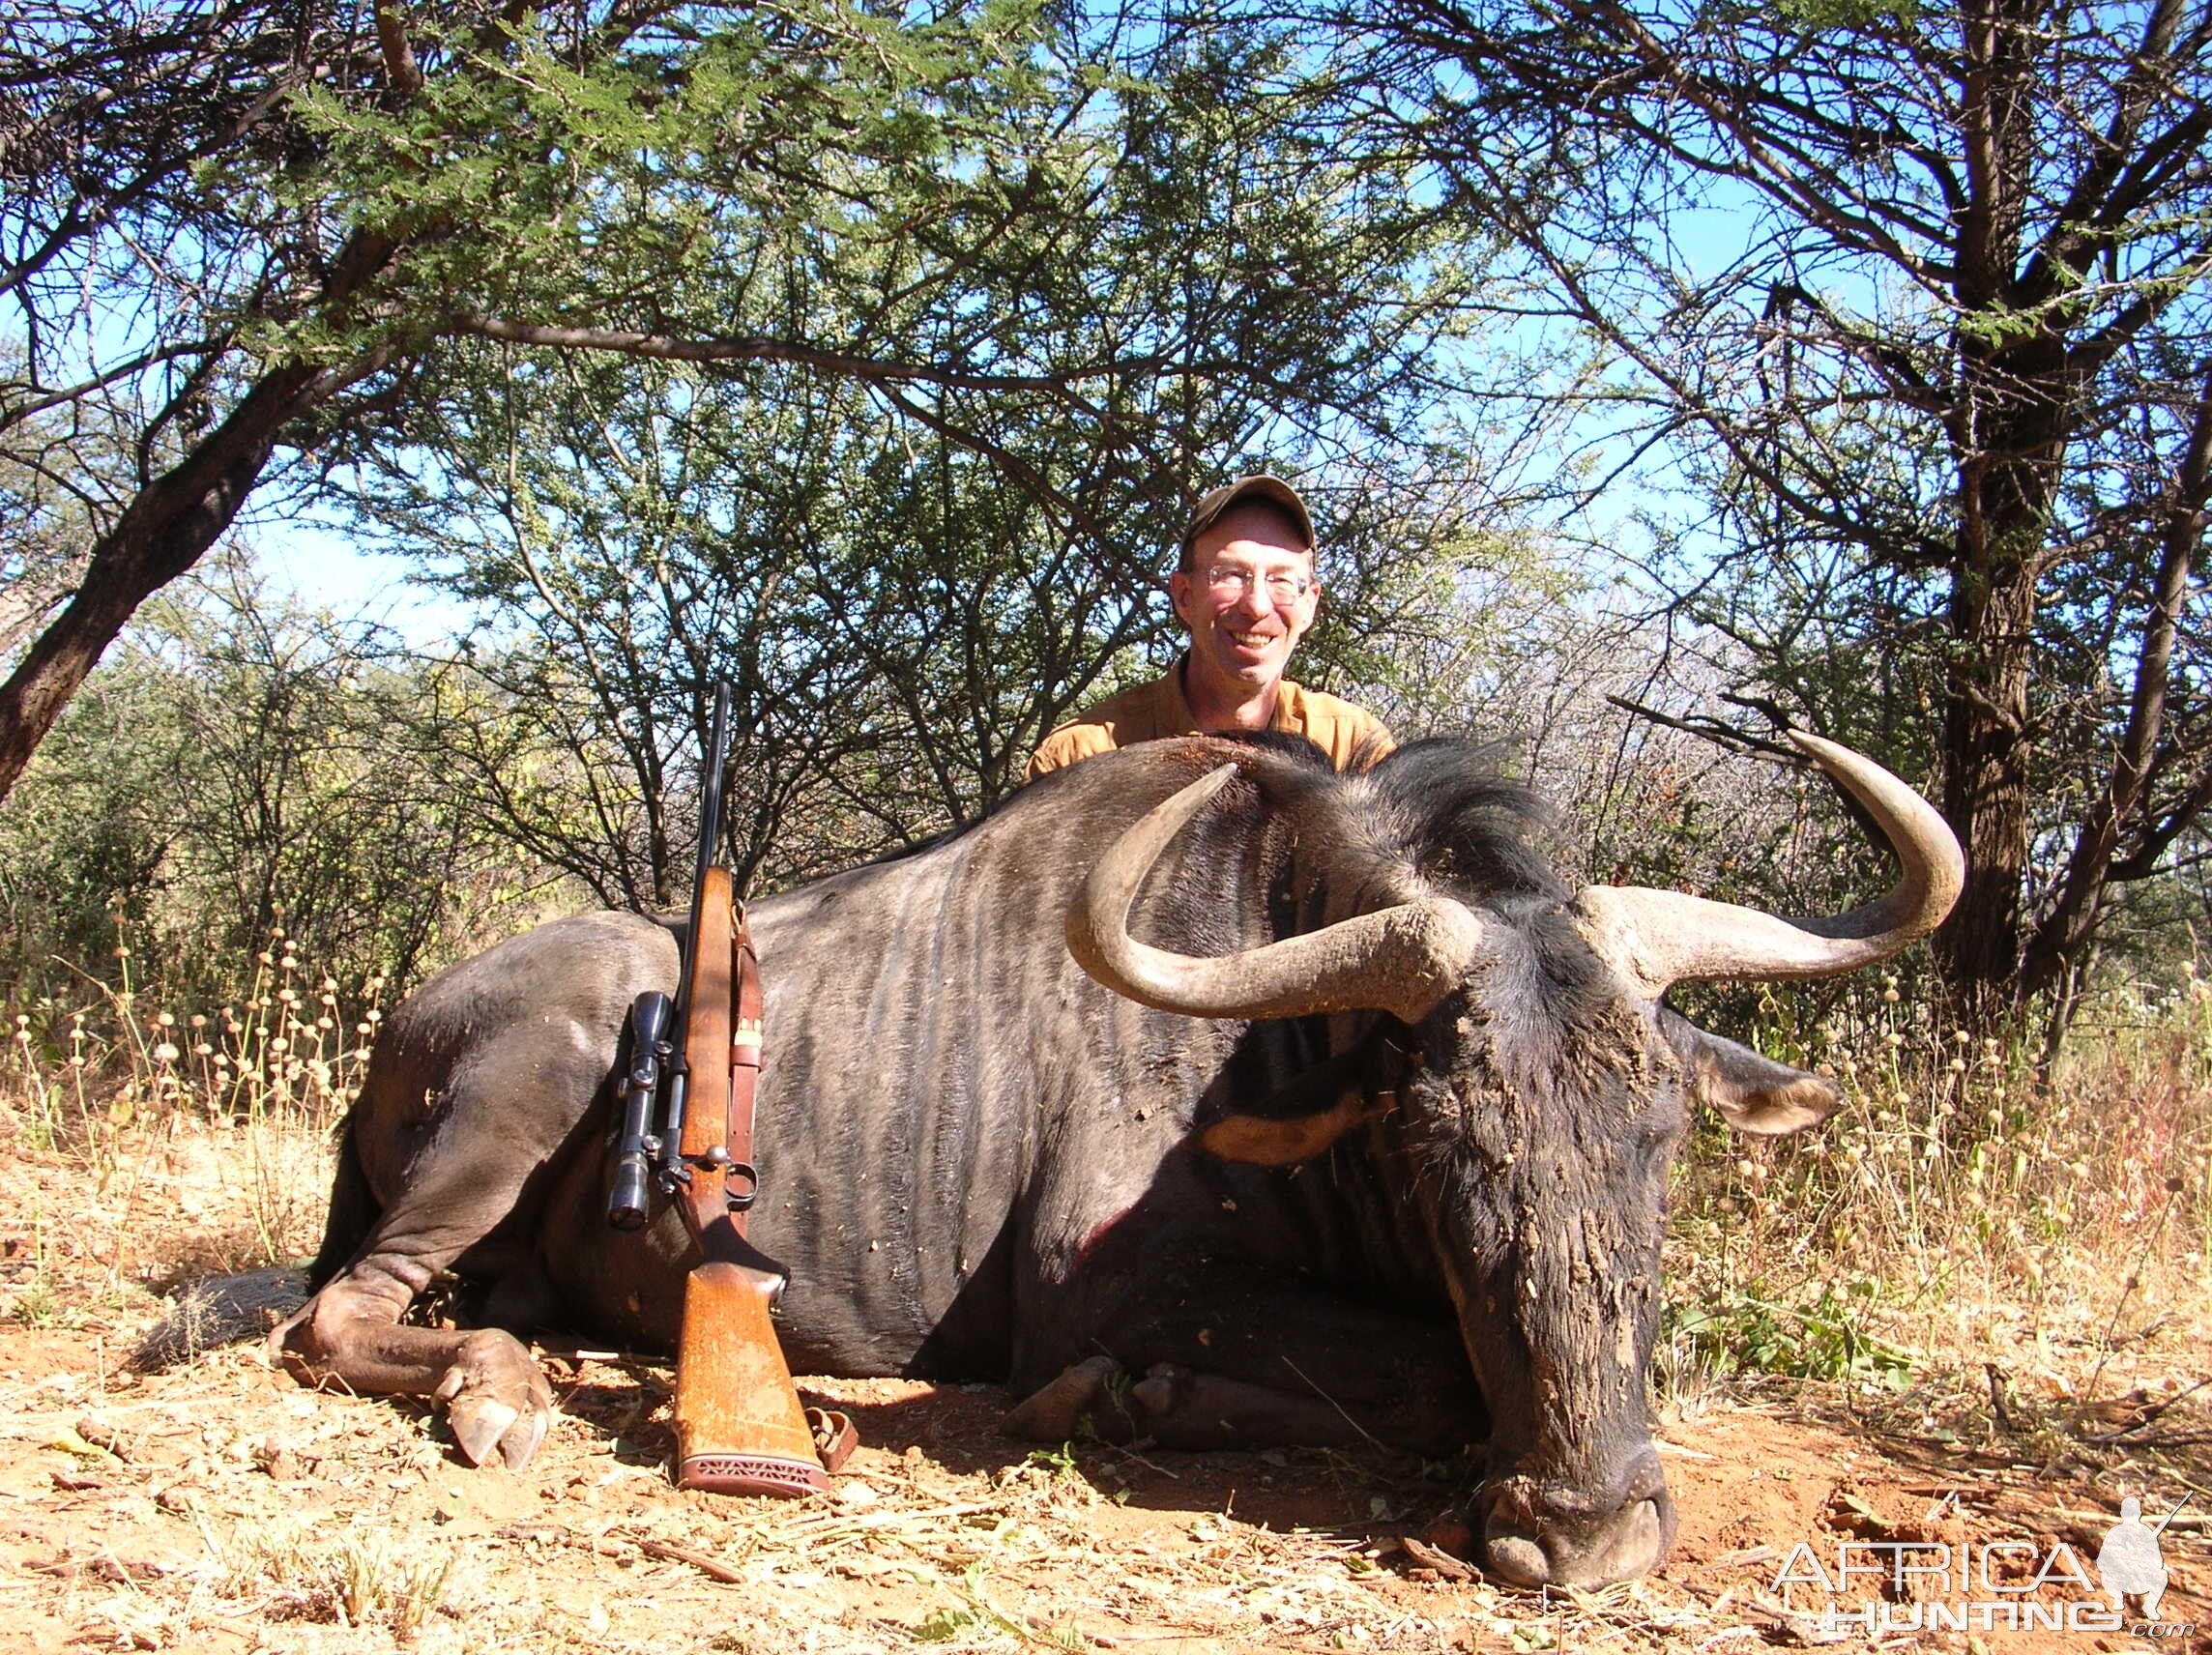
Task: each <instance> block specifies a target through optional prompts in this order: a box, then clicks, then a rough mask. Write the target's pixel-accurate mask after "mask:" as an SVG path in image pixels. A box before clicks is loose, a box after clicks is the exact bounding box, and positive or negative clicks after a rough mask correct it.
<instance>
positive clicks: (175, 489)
mask: <svg viewBox="0 0 2212 1655" xmlns="http://www.w3.org/2000/svg"><path fill="white" fill-rule="evenodd" d="M316 380H317V374H316V371H315V370H314V369H313V368H311V367H306V366H302V365H292V366H287V367H281V368H277V369H275V370H274V371H272V372H270V373H268V374H265V375H264V376H263V377H262V379H261V380H260V382H259V383H258V384H256V385H255V386H254V388H253V389H252V390H251V391H249V392H247V394H246V397H245V399H244V400H243V401H241V402H240V403H239V405H238V406H237V407H236V408H234V409H233V410H231V414H230V417H229V418H228V419H226V420H225V421H223V422H222V423H221V424H220V425H218V426H217V427H216V428H215V429H214V430H213V431H211V432H209V433H208V434H207V436H206V437H204V438H203V439H201V441H200V442H199V443H198V445H197V446H195V447H194V448H193V450H191V452H190V453H189V454H187V455H186V456H185V458H184V459H182V460H180V461H179V462H178V463H177V464H176V465H175V466H174V467H172V468H171V469H170V470H169V471H167V472H165V473H164V474H163V475H162V476H161V477H160V478H158V479H156V480H155V481H154V482H153V483H151V484H150V485H148V486H147V487H146V488H144V489H142V490H140V491H139V493H138V496H137V498H136V499H134V500H132V501H131V505H130V507H129V508H127V509H126V510H125V511H124V513H123V515H122V517H121V518H120V519H119V520H118V521H117V522H116V524H115V527H114V528H112V529H110V530H109V531H108V532H107V533H106V534H105V535H103V536H102V537H101V538H100V540H99V541H98V542H97V543H96V544H95V545H94V547H93V549H92V558H91V561H90V562H89V563H88V564H87V565H86V566H85V571H84V579H83V581H82V583H81V584H79V586H78V587H77V590H76V595H74V596H73V597H72V598H71V599H70V600H69V602H68V603H67V604H66V605H64V606H63V608H62V612H61V613H60V614H59V615H57V616H56V617H55V618H54V620H53V621H52V623H51V624H48V625H47V627H46V629H45V630H44V632H42V633H40V634H39V637H38V640H37V641H36V642H35V643H33V644H32V646H31V648H30V650H29V652H28V653H26V654H25V655H24V656H23V658H22V660H21V661H20V662H19V663H17V665H16V668H15V672H14V673H13V674H12V675H11V676H10V678H9V679H8V682H6V683H4V684H0V799H5V798H7V797H8V794H9V791H10V790H11V789H13V788H14V787H15V781H16V778H17V777H19V776H20V775H21V774H22V773H23V769H24V767H25V766H26V765H28V764H29V763H30V762H31V755H32V753H34V752H35V751H37V750H38V745H39V743H40V741H42V740H44V738H45V734H46V732H47V731H48V730H50V729H51V728H53V724H54V720H55V719H57V718H59V717H60V716H61V713H62V709H63V708H65V707H67V706H68V705H69V701H70V697H71V696H73V695H74V694H75V693H76V691H77V687H78V685H80V684H82V683H83V682H84V681H85V679H86V677H87V676H89V675H90V673H91V672H92V669H93V668H94V667H95V666H97V665H98V664H99V662H100V657H101V655H102V653H105V651H106V649H107V646H108V645H109V644H111V643H113V642H114V641H115V637H116V634H117V633H119V632H121V631H122V630H123V627H124V625H125V624H126V623H128V622H129V621H130V619H131V616H132V615H133V614H134V613H136V611H137V608H138V606H139V605H140V604H141V603H143V602H145V601H146V599H147V598H149V597H151V596H152V595H154V594H155V593H157V592H159V591H160V589H161V588H162V587H163V586H165V585H167V584H168V583H169V582H170V581H172V580H174V579H176V578H177V577H178V576H179V575H181V574H183V573H184V572H185V570H187V569H189V568H190V567H191V566H192V565H193V564H195V563H197V562H198V561H199V560H200V558H201V556H202V555H203V554H204V553H205V552H206V551H207V549H208V548H209V547H210V546H212V545H214V544H215V542H216V540H217V539H218V537H220V536H221V534H222V532H223V531H224V530H225V529H228V528H229V527H230V525H231V523H232V521H233V520H234V519H235V518H236V517H237V515H238V509H239V508H240V507H241V506H243V505H245V503H246V497H247V495H248V494H249V493H251V492H252V489H253V485H254V484H255V483H256V482H257V481H259V480H260V477H261V472H262V468H263V467H264V466H266V465H267V464H268V463H269V455H270V452H271V451H272V450H274V449H275V448H276V446H277V433H278V432H279V431H280V430H282V428H283V427H284V425H285V424H286V423H287V422H288V421H291V420H293V419H295V418H297V417H298V415H299V414H300V413H301V412H302V411H303V409H304V408H305V406H306V402H307V401H309V400H311V399H312V398H311V388H313V387H314V386H315V384H316Z"/></svg>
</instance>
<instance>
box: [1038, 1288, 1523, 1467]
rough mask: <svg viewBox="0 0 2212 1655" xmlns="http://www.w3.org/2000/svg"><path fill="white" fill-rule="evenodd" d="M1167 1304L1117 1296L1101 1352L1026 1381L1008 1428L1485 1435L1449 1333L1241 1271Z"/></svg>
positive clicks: (1114, 1433) (1206, 1434) (1234, 1437)
mask: <svg viewBox="0 0 2212 1655" xmlns="http://www.w3.org/2000/svg"><path fill="white" fill-rule="evenodd" d="M1176 1287H1177V1288H1178V1290H1179V1291H1178V1292H1175V1293H1174V1294H1173V1296H1172V1298H1171V1300H1170V1302H1168V1303H1166V1304H1162V1303H1160V1302H1158V1301H1157V1300H1150V1301H1138V1302H1125V1303H1123V1304H1121V1305H1118V1306H1114V1307H1112V1308H1111V1310H1110V1311H1109V1313H1108V1314H1107V1315H1105V1316H1103V1317H1101V1318H1100V1320H1099V1321H1098V1323H1097V1328H1098V1331H1097V1337H1096V1345H1097V1346H1098V1347H1102V1348H1103V1349H1102V1350H1098V1351H1097V1353H1095V1354H1093V1355H1091V1356H1090V1357H1088V1358H1085V1359H1083V1360H1080V1361H1077V1362H1074V1363H1071V1364H1069V1365H1068V1366H1067V1367H1066V1368H1064V1369H1063V1370H1062V1371H1061V1372H1060V1373H1059V1374H1058V1375H1056V1376H1053V1377H1052V1378H1050V1379H1047V1380H1046V1381H1045V1382H1044V1383H1043V1384H1041V1385H1038V1386H1035V1387H1033V1389H1032V1390H1031V1391H1030V1393H1029V1394H1028V1395H1027V1396H1025V1397H1024V1399H1023V1401H1022V1402H1021V1403H1020V1404H1019V1405H1017V1406H1016V1407H1015V1408H1013V1409H1012V1411H1010V1412H1009V1413H1008V1414H1007V1415H1006V1418H1005V1421H1004V1429H1005V1430H1006V1431H1007V1432H1008V1433H1009V1434H1011V1435H1013V1436H1017V1437H1028V1438H1032V1439H1052V1440H1060V1439H1064V1438H1065V1437H1069V1436H1072V1435H1075V1434H1076V1433H1077V1432H1078V1431H1079V1430H1080V1429H1084V1428H1088V1429H1089V1430H1091V1431H1092V1432H1095V1433H1096V1434H1097V1435H1099V1436H1100V1437H1107V1438H1109V1439H1112V1438H1116V1437H1152V1438H1154V1439H1155V1440H1157V1441H1159V1442H1160V1443H1162V1444H1163V1445H1165V1446H1167V1447H1171V1448H1261V1447H1269V1446H1278V1445H1279V1446H1301V1447H1353V1446H1360V1445H1367V1446H1373V1445H1375V1444H1378V1443H1381V1444H1385V1445H1388V1446H1391V1447H1396V1448H1403V1449H1408V1450H1411V1451H1413V1452H1417V1453H1423V1454H1429V1455H1442V1454H1447V1453H1451V1452H1454V1451H1456V1450H1457V1449H1459V1448H1461V1447H1464V1446H1465V1445H1467V1444H1468V1443H1469V1442H1470V1441H1477V1440H1480V1439H1481V1438H1482V1437H1484V1436H1485V1435H1486V1434H1487V1432H1488V1423H1489V1422H1488V1418H1487V1415H1486V1414H1485V1412H1484V1410H1483V1407H1482V1401H1481V1393H1480V1392H1479V1390H1478V1389H1477V1388H1476V1386H1475V1383H1474V1378H1473V1374H1472V1371H1471V1370H1470V1366H1469V1364H1468V1361H1467V1357H1466V1355H1465V1354H1464V1352H1463V1351H1462V1350H1461V1349H1460V1345H1459V1339H1458V1335H1457V1332H1456V1330H1455V1329H1453V1328H1450V1327H1448V1326H1444V1325H1441V1324H1439V1323H1434V1322H1430V1321H1423V1320H1420V1319H1418V1318H1415V1317H1412V1316H1408V1315H1406V1314H1403V1313H1401V1312H1398V1311H1395V1310H1391V1309H1378V1308H1374V1307H1371V1306H1367V1305H1361V1304H1355V1303H1353V1302H1351V1301H1350V1300H1348V1299H1345V1298H1342V1297H1339V1296H1338V1295H1336V1294H1334V1293H1331V1292H1325V1291H1320V1290H1312V1289H1303V1288H1295V1287H1283V1286H1279V1285H1276V1284H1272V1283H1265V1282H1263V1283H1258V1284H1255V1283H1254V1282H1253V1281H1252V1280H1251V1279H1250V1278H1249V1277H1248V1276H1247V1275H1246V1274H1245V1272H1244V1271H1243V1270H1242V1269H1241V1268H1238V1267H1237V1266H1223V1267H1220V1268H1218V1269H1214V1270H1205V1271H1201V1272H1190V1273H1183V1274H1181V1276H1180V1279H1179V1281H1177V1283H1176Z"/></svg>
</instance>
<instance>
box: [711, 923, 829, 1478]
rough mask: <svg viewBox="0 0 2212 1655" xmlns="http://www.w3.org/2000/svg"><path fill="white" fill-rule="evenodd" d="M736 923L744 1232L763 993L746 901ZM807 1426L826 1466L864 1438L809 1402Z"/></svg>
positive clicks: (733, 1105)
mask: <svg viewBox="0 0 2212 1655" xmlns="http://www.w3.org/2000/svg"><path fill="white" fill-rule="evenodd" d="M736 911H737V925H736V927H735V928H734V930H733V931H732V933H731V936H730V956H731V958H730V967H731V970H730V974H731V976H732V977H733V978H734V979H735V980H736V993H735V997H734V999H735V1016H734V1017H733V1018H732V1020H731V1023H730V1136H729V1145H730V1160H731V1162H732V1166H731V1171H732V1172H739V1171H741V1170H742V1175H743V1176H745V1177H746V1178H748V1179H749V1180H750V1186H749V1187H748V1189H747V1190H746V1191H745V1192H744V1193H743V1195H742V1198H741V1200H739V1201H737V1202H734V1203H733V1204H732V1205H731V1209H730V1222H731V1223H732V1224H733V1225H735V1226H736V1227H737V1232H738V1234H740V1235H743V1234H745V1226H746V1222H747V1221H748V1219H750V1217H751V1215H752V1205H753V1197H754V1195H756V1194H757V1193H758V1192H759V1189H760V1174H759V1172H758V1170H757V1169H756V1168H755V1167H754V1165H753V1103H754V1099H755V1096H756V1094H757V1092H758V1090H759V1088H760V1068H761V1038H762V997H761V980H760V956H759V955H758V954H756V953H754V952H753V926H752V915H749V914H747V913H746V912H745V905H744V904H743V903H742V902H740V903H738V904H736ZM806 1426H807V1429H808V1430H809V1431H810V1432H811V1433H812V1434H813V1437H814V1452H815V1453H816V1454H818V1455H819V1456H821V1460H822V1466H823V1468H824V1469H825V1470H828V1471H834V1470H836V1469H837V1468H838V1466H842V1465H844V1463H845V1461H846V1460H847V1458H849V1457H850V1456H851V1454H852V1452H853V1450H854V1449H855V1448H856V1447H857V1446H859V1440H860V1437H859V1432H858V1431H856V1430H855V1429H854V1427H853V1421H852V1420H851V1419H850V1418H849V1417H848V1416H847V1415H845V1414H843V1413H841V1412H838V1411H836V1410H835V1409H832V1408H808V1409H807V1410H806Z"/></svg>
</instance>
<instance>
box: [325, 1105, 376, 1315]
mask: <svg viewBox="0 0 2212 1655" xmlns="http://www.w3.org/2000/svg"><path fill="white" fill-rule="evenodd" d="M359 1107H360V1106H359V1105H356V1106H355V1109H356V1113H355V1114H349V1115H348V1116H347V1117H346V1120H345V1125H344V1126H343V1127H342V1128H341V1129H340V1131H341V1134H342V1136H341V1137H340V1139H339V1141H338V1169H337V1176H336V1177H335V1178H334V1179H333V1180H332V1182H331V1210H330V1213H329V1216H327V1217H326V1218H325V1219H324V1220H323V1244H322V1247H321V1249H320V1250H319V1251H317V1253H316V1254H315V1262H314V1263H312V1264H309V1265H308V1266H307V1286H308V1287H309V1288H310V1289H312V1290H314V1291H316V1292H320V1291H321V1290H322V1286H323V1284H324V1283H325V1282H327V1281H329V1280H330V1279H331V1278H332V1277H333V1276H335V1275H336V1274H337V1273H338V1272H339V1271H340V1270H342V1269H344V1268H345V1267H346V1265H347V1264H348V1263H351V1262H352V1260H353V1256H354V1254H355V1252H356V1251H358V1250H359V1249H360V1247H361V1244H362V1243H363V1242H364V1241H365V1240H367V1239H368V1233H369V1231H370V1230H371V1229H373V1228H374V1227H375V1224H376V1221H377V1219H379V1218H380V1217H382V1216H383V1212H384V1209H383V1208H382V1207H380V1206H378V1205H377V1204H376V1196H375V1195H374V1193H373V1192H371V1191H370V1189H369V1187H368V1175H367V1174H366V1173H364V1172H363V1171H362V1170H361V1151H360V1150H359V1149H357V1148H356V1147H354V1139H353V1132H354V1121H355V1119H356V1118H358V1111H359Z"/></svg>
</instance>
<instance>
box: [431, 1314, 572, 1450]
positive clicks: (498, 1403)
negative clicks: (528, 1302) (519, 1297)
mask: <svg viewBox="0 0 2212 1655" xmlns="http://www.w3.org/2000/svg"><path fill="white" fill-rule="evenodd" d="M434 1394H435V1395H436V1396H437V1397H438V1399H439V1400H440V1401H442V1402H444V1403H445V1405H446V1424H447V1425H448V1426H449V1427H450V1428H451V1431H452V1433H453V1440H454V1441H455V1442H456V1443H458V1444H459V1445H460V1450H461V1452H462V1453H463V1454H465V1455H467V1456H468V1460H469V1464H470V1465H472V1466H483V1465H488V1464H490V1462H491V1458H492V1456H493V1454H495V1453H496V1454H497V1455H498V1456H499V1457H500V1460H501V1462H502V1463H503V1464H504V1465H505V1466H507V1468H508V1469H509V1470H510V1471H519V1470H521V1469H522V1468H523V1466H527V1465H529V1464H530V1459H531V1456H532V1455H534V1454H536V1453H537V1452H538V1444H539V1443H540V1442H542V1441H544V1440H545V1432H546V1429H547V1427H549V1426H550V1425H551V1424H552V1421H553V1392H552V1388H551V1387H550V1386H548V1385H547V1384H546V1382H545V1376H544V1375H543V1374H542V1373H540V1372H539V1371H538V1364H537V1363H536V1362H534V1361H532V1360H531V1359H530V1353H529V1352H528V1351H527V1350H523V1349H522V1347H521V1346H520V1345H518V1344H516V1343H515V1342H514V1340H513V1339H512V1338H511V1337H510V1336H509V1335H508V1334H506V1333H502V1332H499V1331H498V1330H496V1329H486V1330H484V1331H483V1332H480V1333H475V1334H471V1335H470V1336H469V1339H468V1341H467V1343H466V1344H464V1345H463V1346H462V1347H461V1354H460V1357H459V1359H458V1360H456V1361H455V1362H454V1363H453V1365H452V1366H451V1367H450V1368H448V1369H447V1370H446V1376H445V1378H444V1379H441V1380H439V1381H438V1388H437V1390H436V1392H435V1393H434Z"/></svg>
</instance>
